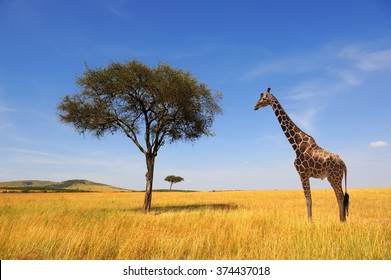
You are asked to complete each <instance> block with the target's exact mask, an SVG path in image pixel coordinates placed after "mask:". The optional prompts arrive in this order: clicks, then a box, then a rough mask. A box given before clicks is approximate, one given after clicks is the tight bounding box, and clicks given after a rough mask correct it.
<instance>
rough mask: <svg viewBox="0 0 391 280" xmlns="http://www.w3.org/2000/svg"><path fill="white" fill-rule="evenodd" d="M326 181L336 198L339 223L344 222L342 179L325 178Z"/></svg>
mask: <svg viewBox="0 0 391 280" xmlns="http://www.w3.org/2000/svg"><path fill="white" fill-rule="evenodd" d="M327 179H328V181H329V182H330V184H331V187H332V188H333V190H334V193H335V196H336V198H337V202H338V208H339V219H340V221H341V222H345V221H346V212H345V208H344V202H343V201H344V194H343V190H342V178H338V177H337V178H334V177H329V178H327Z"/></svg>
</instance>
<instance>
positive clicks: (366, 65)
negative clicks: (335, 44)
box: [340, 45, 391, 72]
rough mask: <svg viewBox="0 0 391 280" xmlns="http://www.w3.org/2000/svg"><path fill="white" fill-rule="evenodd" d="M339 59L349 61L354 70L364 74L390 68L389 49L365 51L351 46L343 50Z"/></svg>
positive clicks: (390, 51) (390, 54)
mask: <svg viewBox="0 0 391 280" xmlns="http://www.w3.org/2000/svg"><path fill="white" fill-rule="evenodd" d="M340 57H341V58H344V59H347V60H350V61H351V62H352V65H353V66H354V67H355V68H356V69H358V70H361V71H364V72H372V71H377V70H382V69H388V68H391V49H382V50H376V51H367V50H364V49H362V48H360V47H358V46H354V45H353V46H348V47H346V48H345V49H343V50H342V51H341V52H340Z"/></svg>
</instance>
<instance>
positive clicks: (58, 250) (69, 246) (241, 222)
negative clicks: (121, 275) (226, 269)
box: [0, 188, 391, 259]
mask: <svg viewBox="0 0 391 280" xmlns="http://www.w3.org/2000/svg"><path fill="white" fill-rule="evenodd" d="M349 194H350V197H351V207H350V215H349V217H348V221H347V222H346V223H340V222H339V218H338V217H339V216H338V210H337V202H336V199H335V196H334V193H333V192H332V191H331V190H316V191H313V216H314V217H313V221H312V222H308V221H307V218H306V209H305V202H304V196H303V194H302V191H235V192H199V193H180V192H169V193H154V197H153V210H152V212H151V213H150V214H147V215H145V214H143V212H142V211H141V209H140V206H141V205H142V202H143V193H78V194H72V193H69V194H68V193H64V194H52V193H46V194H39V193H35V194H0V258H1V259H391V238H390V236H391V203H390V201H391V189H390V188H384V189H352V190H350V192H349Z"/></svg>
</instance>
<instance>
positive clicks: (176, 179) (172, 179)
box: [164, 175, 184, 190]
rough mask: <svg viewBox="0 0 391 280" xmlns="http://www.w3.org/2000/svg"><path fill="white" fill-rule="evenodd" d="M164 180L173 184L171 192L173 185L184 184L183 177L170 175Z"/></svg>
mask: <svg viewBox="0 0 391 280" xmlns="http://www.w3.org/2000/svg"><path fill="white" fill-rule="evenodd" d="M164 180H165V181H167V182H170V183H171V184H170V190H171V189H172V185H173V184H176V183H179V182H182V181H183V180H184V179H183V178H182V177H181V176H175V175H169V176H167V177H166V178H165V179H164Z"/></svg>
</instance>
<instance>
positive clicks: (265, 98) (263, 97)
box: [254, 88, 273, 111]
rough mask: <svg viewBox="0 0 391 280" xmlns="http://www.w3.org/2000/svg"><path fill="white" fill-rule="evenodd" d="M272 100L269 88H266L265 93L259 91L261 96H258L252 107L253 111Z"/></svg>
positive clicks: (269, 103)
mask: <svg viewBox="0 0 391 280" xmlns="http://www.w3.org/2000/svg"><path fill="white" fill-rule="evenodd" d="M272 101H273V96H272V95H271V93H270V88H268V89H267V90H266V92H265V93H261V97H260V98H259V100H258V102H257V104H256V105H255V107H254V111H256V110H258V109H259V108H263V107H266V106H268V105H271V104H272Z"/></svg>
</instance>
